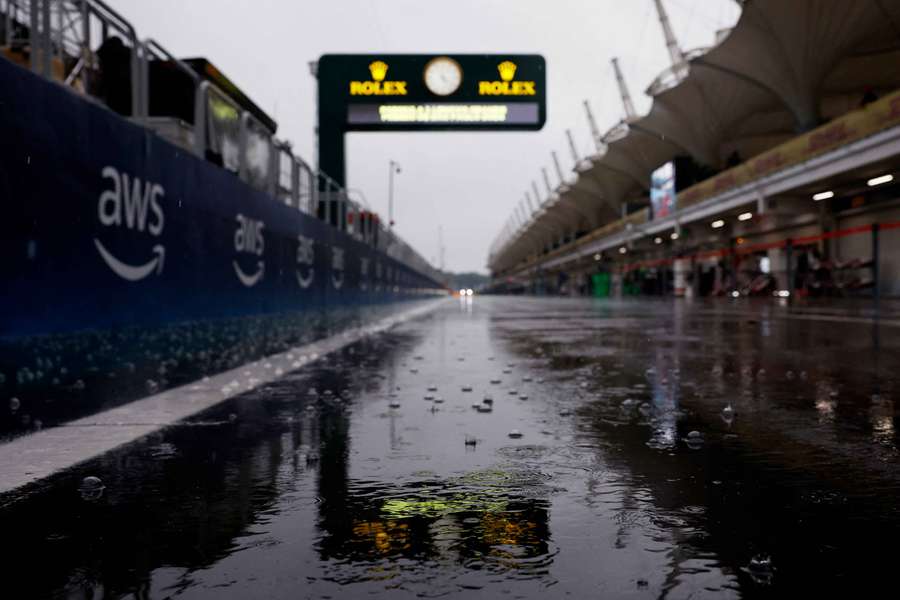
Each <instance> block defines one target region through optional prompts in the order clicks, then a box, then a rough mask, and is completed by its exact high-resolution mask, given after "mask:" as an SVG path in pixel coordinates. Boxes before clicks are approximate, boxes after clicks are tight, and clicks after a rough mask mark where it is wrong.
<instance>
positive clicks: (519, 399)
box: [0, 298, 900, 599]
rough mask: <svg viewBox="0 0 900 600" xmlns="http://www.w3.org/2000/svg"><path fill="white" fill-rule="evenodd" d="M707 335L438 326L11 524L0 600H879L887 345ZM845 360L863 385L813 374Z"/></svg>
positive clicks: (15, 500)
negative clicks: (126, 599)
mask: <svg viewBox="0 0 900 600" xmlns="http://www.w3.org/2000/svg"><path fill="white" fill-rule="evenodd" d="M551 310H552V311H553V312H554V313H556V314H558V315H562V316H565V314H566V311H567V310H569V311H571V313H572V314H571V318H572V319H573V320H578V321H579V322H585V321H590V320H591V319H592V318H593V319H596V320H597V321H598V323H597V326H596V328H595V329H596V330H597V331H601V330H602V332H603V333H602V334H597V335H593V334H592V335H591V336H589V338H590V339H591V340H592V341H591V342H590V344H591V347H583V344H585V343H586V342H585V341H584V340H585V336H584V332H583V331H572V333H571V335H572V339H573V340H578V343H577V344H576V343H573V344H567V343H566V339H565V336H564V335H562V334H561V333H560V332H559V331H553V330H552V329H550V328H547V327H546V321H544V320H543V319H541V318H540V317H541V314H542V313H546V312H549V311H551ZM592 315H593V316H592ZM698 315H700V316H694V315H693V313H692V312H691V311H690V310H686V309H684V310H680V311H679V312H678V313H675V312H673V309H672V307H671V306H668V305H663V304H660V303H648V304H641V303H633V304H622V305H615V304H600V305H597V304H594V303H591V302H572V301H559V302H554V301H552V300H521V299H520V300H512V299H491V298H476V299H475V301H474V302H472V303H463V304H462V305H460V306H457V305H456V304H454V303H449V304H448V306H447V307H446V308H445V309H443V310H441V311H438V312H437V313H436V314H434V315H432V316H429V317H426V318H423V319H420V320H418V321H416V322H413V323H406V324H403V325H401V326H399V327H398V328H396V329H394V330H393V331H391V332H390V333H387V334H383V335H380V336H377V337H374V338H371V339H367V340H364V341H362V342H359V343H356V344H354V345H352V346H349V347H347V348H345V349H344V350H342V351H341V352H339V353H336V354H334V355H330V356H327V357H324V358H322V359H320V360H318V361H316V362H315V363H312V364H310V365H308V366H306V367H303V368H301V369H299V370H297V371H294V372H291V373H287V374H285V376H284V377H282V378H281V379H279V380H277V381H276V382H274V383H272V384H269V385H266V386H264V387H262V388H260V389H257V390H255V391H253V392H249V393H246V394H243V395H241V396H238V397H236V398H234V399H232V400H229V401H227V402H226V403H224V404H223V405H221V406H218V407H216V408H215V409H214V410H210V411H208V412H207V413H205V414H202V415H198V416H197V417H196V418H194V419H192V420H191V421H189V422H186V423H183V424H179V425H176V426H173V427H170V428H168V429H167V430H165V431H163V432H160V433H157V434H153V435H152V436H149V437H148V438H146V439H144V440H141V441H139V442H137V443H135V444H132V445H131V446H129V447H128V448H125V449H123V450H121V451H118V452H115V453H111V454H109V455H106V456H103V457H101V458H99V459H96V460H93V461H90V462H89V463H87V464H84V465H81V466H79V467H77V468H75V469H72V470H71V471H69V472H66V473H63V474H60V475H58V476H55V477H53V478H51V479H49V480H47V481H44V482H41V483H40V484H38V485H35V486H32V487H31V488H30V489H28V490H26V491H25V492H24V493H23V494H17V495H15V496H13V495H8V496H6V497H3V498H0V501H2V505H0V524H2V527H3V528H4V531H5V532H6V534H7V539H11V540H14V546H15V549H16V551H15V552H13V553H11V555H9V556H8V558H7V559H6V561H5V567H6V568H7V569H8V572H9V573H11V574H13V575H12V576H11V577H9V578H8V580H7V586H6V588H7V589H6V593H7V594H8V595H9V596H10V597H99V596H103V597H123V596H128V595H134V596H138V597H145V598H181V597H183V598H216V599H219V598H223V597H235V598H241V597H263V596H265V597H272V598H281V597H283V598H295V597H297V596H298V594H300V595H301V596H302V597H310V598H329V597H330V598H350V597H373V598H378V597H390V598H397V597H400V598H402V597H410V598H413V597H491V598H493V597H505V596H511V597H521V598H537V597H540V598H544V597H564V596H570V597H573V598H587V597H627V596H635V597H649V596H654V597H660V596H665V597H667V598H687V597H716V598H722V597H724V598H728V597H758V596H769V595H773V594H774V595H778V596H790V595H795V596H797V597H809V596H815V595H833V594H835V593H841V592H847V593H851V592H855V593H859V592H860V590H862V589H865V588H868V587H870V586H872V587H874V586H877V585H878V582H877V581H875V580H876V579H877V577H876V576H875V575H874V574H876V573H881V572H886V571H887V569H888V568H889V566H892V557H893V555H892V554H891V553H889V552H888V553H885V552H884V551H883V550H882V548H883V547H884V546H885V545H889V544H890V542H892V541H893V539H894V537H895V535H896V533H898V529H900V509H898V508H897V507H896V502H895V500H896V498H897V497H898V491H900V471H898V469H897V458H898V455H897V449H898V436H897V430H896V429H895V425H898V422H897V418H898V412H897V409H896V408H895V405H894V402H893V397H894V393H895V390H896V389H897V379H896V377H897V375H896V374H895V373H893V372H892V371H891V370H889V369H888V368H887V366H886V365H889V364H897V363H896V362H894V363H892V362H891V361H894V360H895V359H897V358H898V340H897V339H895V338H892V337H889V336H887V334H886V333H885V334H884V335H882V336H881V338H880V340H879V343H880V344H881V345H880V346H879V347H878V348H873V347H872V346H871V344H872V338H871V337H868V338H866V339H865V340H859V339H858V338H853V337H852V330H853V327H858V325H847V326H846V327H847V329H846V330H843V329H842V327H844V326H842V325H840V324H834V323H829V324H828V325H827V327H822V326H821V324H819V325H817V324H816V323H815V322H813V321H809V320H804V321H798V322H793V321H790V320H785V319H782V320H779V321H771V322H770V323H769V328H768V329H767V332H766V334H765V335H763V334H762V333H761V331H762V329H761V322H762V321H768V320H769V316H767V315H760V314H756V313H753V311H752V310H749V309H748V312H747V313H746V314H743V313H736V312H735V311H731V312H730V313H728V314H717V313H715V312H714V311H713V312H711V311H710V310H709V309H708V308H707V309H704V310H703V311H700V312H699V313H698ZM701 316H702V318H701ZM535 320H538V321H540V322H541V323H542V325H541V327H540V328H533V327H529V326H527V323H528V322H532V321H535ZM686 331H691V334H690V335H689V336H688V335H685V332H686ZM654 337H657V338H660V339H662V340H664V341H665V343H661V344H657V343H655V342H654V339H653V338H654ZM695 338H699V339H700V340H701V341H700V342H697V341H696V339H695ZM787 340H791V341H790V342H788V341H787ZM797 340H804V341H803V344H805V348H806V349H805V351H803V346H802V345H801V344H800V343H799V342H798V341H797ZM842 340H843V343H844V345H845V347H847V350H848V351H849V352H852V353H853V354H854V356H856V357H858V358H859V360H860V361H862V362H865V363H866V366H865V367H862V368H860V369H855V368H853V367H852V365H848V364H847V361H845V360H843V359H835V358H834V357H833V355H832V354H830V351H827V350H823V349H824V348H830V347H834V345H835V344H837V343H838V342H839V341H842ZM460 359H463V360H460ZM873 362H874V363H878V364H880V365H883V366H881V367H879V368H878V369H880V370H877V372H876V373H875V376H873V370H874V369H875V368H874V367H872V364H873ZM412 365H415V367H413V366H412ZM413 369H415V371H413ZM504 371H505V372H504ZM789 373H790V374H789ZM498 380H499V383H492V381H498ZM469 388H471V391H468V389H469ZM464 389H465V390H466V391H464ZM511 391H515V394H511V393H510V392H511ZM485 397H489V398H490V400H491V402H490V403H488V404H487V405H486V404H485V403H484V399H485ZM438 400H440V401H438ZM393 404H396V406H394V405H393ZM484 406H490V411H484V410H480V408H483V407H484ZM514 430H516V431H518V432H519V433H521V437H520V438H513V437H510V435H509V434H510V433H512V432H513V431H514ZM91 478H96V481H95V480H94V479H91Z"/></svg>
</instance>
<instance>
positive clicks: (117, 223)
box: [94, 166, 166, 281]
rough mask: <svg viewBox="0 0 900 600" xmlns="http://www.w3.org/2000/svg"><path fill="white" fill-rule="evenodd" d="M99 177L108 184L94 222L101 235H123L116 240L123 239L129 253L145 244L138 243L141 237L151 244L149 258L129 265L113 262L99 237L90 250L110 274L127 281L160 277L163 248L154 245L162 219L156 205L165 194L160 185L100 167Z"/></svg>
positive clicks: (109, 168)
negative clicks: (147, 235)
mask: <svg viewBox="0 0 900 600" xmlns="http://www.w3.org/2000/svg"><path fill="white" fill-rule="evenodd" d="M100 176H101V177H102V178H103V179H105V180H109V183H110V185H109V187H107V189H104V190H103V192H102V193H101V194H100V198H99V200H98V201H97V219H98V221H99V222H100V225H101V226H102V228H103V229H102V230H101V232H103V231H109V230H119V231H120V232H124V233H125V235H124V236H120V237H124V238H127V240H128V243H127V244H125V245H126V246H128V247H130V248H131V250H132V253H133V252H134V248H135V247H137V248H140V247H141V246H142V245H145V244H147V242H146V241H144V242H142V241H141V240H146V238H145V236H144V234H145V233H147V234H149V235H150V236H151V238H150V240H151V241H150V242H149V243H152V244H153V246H152V248H149V250H150V253H151V254H152V257H150V258H149V260H147V261H145V262H142V263H141V264H136V265H133V264H130V263H127V262H125V261H123V260H121V259H119V258H117V257H116V255H115V254H113V253H112V251H111V250H109V248H107V247H106V246H105V245H104V244H103V242H102V241H101V240H100V237H95V238H94V246H95V247H96V248H97V252H98V253H99V254H100V258H102V259H103V262H105V263H106V266H108V267H109V268H110V269H111V270H112V271H113V273H115V274H116V275H118V276H119V277H121V278H122V279H125V280H127V281H140V280H141V279H144V278H145V277H148V276H149V275H151V274H152V273H154V272H155V273H156V274H157V275H161V274H162V271H163V260H164V259H165V256H166V249H165V247H164V246H163V245H162V244H160V243H159V241H158V240H159V238H160V236H161V235H162V232H163V228H164V227H165V215H164V213H163V209H162V204H161V202H160V201H161V200H162V199H163V198H164V197H165V195H166V192H165V190H164V189H163V187H162V185H160V184H158V183H154V182H152V181H149V180H146V179H145V180H143V181H141V178H140V177H137V176H136V175H129V174H128V173H126V172H124V171H119V170H118V169H116V168H115V167H112V166H107V167H103V169H102V170H101V171H100ZM120 244H121V242H120Z"/></svg>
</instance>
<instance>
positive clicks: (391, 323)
mask: <svg viewBox="0 0 900 600" xmlns="http://www.w3.org/2000/svg"><path fill="white" fill-rule="evenodd" d="M446 301H447V299H445V298H441V299H438V300H433V301H429V302H428V303H427V304H425V305H424V306H417V307H415V308H412V309H410V310H407V311H404V312H402V313H400V314H397V315H393V316H390V317H387V318H384V319H381V320H378V321H376V322H374V323H371V324H369V325H366V326H363V327H359V328H355V329H352V330H349V331H343V332H341V333H338V334H336V335H333V336H331V337H328V338H325V339H321V340H318V341H316V342H313V343H310V344H306V345H304V346H298V347H295V348H292V349H290V350H288V351H286V352H282V353H280V354H276V355H272V356H267V357H265V358H262V359H260V360H257V361H253V362H250V363H248V364H245V365H242V366H240V367H237V368H234V369H230V370H228V371H224V372H222V373H218V374H216V375H212V376H209V377H204V378H203V379H201V380H198V381H194V382H192V383H189V384H186V385H183V386H180V387H177V388H173V389H170V390H167V391H165V392H161V393H159V394H154V395H152V396H148V397H146V398H142V399H140V400H136V401H134V402H130V403H128V404H125V405H123V406H118V407H116V408H112V409H109V410H106V411H103V412H100V413H97V414H93V415H90V416H87V417H84V418H81V419H77V420H75V421H70V422H68V423H65V424H63V425H60V426H58V427H53V428H49V429H45V430H43V431H39V432H36V433H32V434H29V435H26V436H23V437H20V438H16V439H13V440H11V441H9V442H7V443H4V444H0V495H2V494H6V493H9V492H12V491H14V490H16V489H19V488H21V487H23V486H26V485H29V484H32V483H35V482H37V481H39V480H41V479H44V478H46V477H49V476H51V475H54V474H55V473H58V472H60V471H63V470H66V469H69V468H71V467H74V466H75V465H78V464H80V463H83V462H85V461H88V460H90V459H92V458H96V457H97V456H100V455H101V454H104V453H106V452H109V451H111V450H114V449H116V448H118V447H120V446H123V445H125V444H129V443H131V442H134V441H136V440H138V439H140V438H142V437H144V436H146V435H149V434H151V433H154V432H156V431H159V430H160V429H163V428H165V427H168V426H170V425H172V424H174V423H177V422H178V421H182V420H184V419H187V418H189V417H191V416H194V415H196V414H198V413H200V412H202V411H205V410H207V409H208V408H211V407H213V406H215V405H217V404H220V403H222V402H225V401H226V400H229V399H230V398H233V397H235V396H237V395H239V394H243V393H245V392H248V391H250V390H253V389H256V388H258V387H260V386H262V385H266V384H268V383H270V382H272V381H274V380H276V379H278V378H279V377H282V376H283V375H284V374H285V373H288V372H290V371H294V370H297V369H299V368H301V367H303V366H305V365H307V364H309V363H311V362H313V361H315V360H317V359H319V358H322V357H323V356H325V355H328V354H330V353H332V352H335V351H337V350H340V349H341V348H343V347H345V346H348V345H350V344H353V343H355V342H357V341H359V340H361V339H363V338H365V337H368V336H371V335H376V334H379V333H382V332H384V331H387V330H389V329H391V328H393V327H395V326H397V325H399V324H401V323H404V322H406V321H409V320H411V319H416V318H419V317H422V316H424V315H426V314H428V313H430V312H431V311H433V310H434V309H436V308H437V307H439V306H440V305H441V304H443V303H444V302H446Z"/></svg>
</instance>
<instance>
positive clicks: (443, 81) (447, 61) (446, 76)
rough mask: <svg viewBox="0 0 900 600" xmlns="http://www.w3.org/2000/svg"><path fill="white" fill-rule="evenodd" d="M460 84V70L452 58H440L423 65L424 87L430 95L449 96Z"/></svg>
mask: <svg viewBox="0 0 900 600" xmlns="http://www.w3.org/2000/svg"><path fill="white" fill-rule="evenodd" d="M461 83H462V69H461V68H460V66H459V63H458V62H456V61H455V60H453V59H452V58H447V57H446V56H442V57H440V58H435V59H432V60H431V61H429V62H428V64H427V65H425V85H426V86H427V87H428V89H429V90H430V91H431V93H432V94H437V95H438V96H449V95H450V94H452V93H453V92H455V91H456V90H457V89H459V84H461Z"/></svg>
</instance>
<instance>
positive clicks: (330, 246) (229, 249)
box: [0, 58, 440, 338]
mask: <svg viewBox="0 0 900 600" xmlns="http://www.w3.org/2000/svg"><path fill="white" fill-rule="evenodd" d="M0 138H2V143H0V206H2V208H3V211H4V217H3V219H2V225H0V232H2V235H0V280H2V281H3V286H4V288H5V289H4V292H5V293H4V294H2V295H0V338H2V337H6V338H10V337H12V338H14V337H17V336H28V335H34V334H44V333H58V332H63V331H71V330H80V329H107V328H112V327H118V326H126V325H148V324H164V323H173V322H181V321H188V320H196V319H210V318H221V317H235V316H246V315H256V314H264V313H275V312H284V311H296V310H306V309H322V308H323V307H324V308H329V307H337V306H346V305H352V304H364V303H372V302H387V301H394V300H398V299H403V298H412V297H419V296H424V295H428V294H433V293H436V292H437V291H438V290H439V287H440V286H439V285H438V284H437V283H436V282H434V281H432V280H430V279H429V278H428V277H426V276H424V275H422V274H420V273H418V272H416V271H414V270H412V269H411V268H409V267H408V266H406V265H404V264H402V263H400V262H398V261H396V260H394V259H392V258H390V257H388V256H387V255H385V254H384V253H381V252H379V251H377V250H375V249H374V248H372V247H371V246H369V245H367V244H365V243H363V242H361V241H359V240H356V239H354V238H353V237H351V236H350V235H348V234H346V233H344V232H341V231H338V230H336V229H334V228H332V227H330V226H329V225H327V224H326V223H324V222H322V221H320V220H318V219H316V218H315V217H313V216H310V215H307V214H305V213H301V212H300V211H298V210H297V209H296V208H293V207H290V206H287V205H285V204H283V203H282V202H279V201H278V200H276V199H274V198H272V197H270V196H268V195H267V194H265V193H263V192H260V191H257V190H254V189H253V188H251V187H249V186H248V185H246V184H244V183H243V182H241V181H240V180H239V179H238V178H237V177H236V176H235V175H234V174H232V173H229V172H227V171H225V170H223V169H221V168H218V167H216V166H215V165H213V164H211V163H208V162H206V161H204V160H201V159H199V158H197V157H195V156H193V155H190V154H188V153H186V152H185V151H184V150H182V149H180V148H178V147H176V146H174V145H172V144H170V143H168V142H167V141H165V140H163V139H161V138H160V137H158V136H157V135H155V134H154V133H152V132H151V131H149V130H147V129H145V128H143V127H140V126H137V125H134V124H132V123H130V122H128V121H127V120H125V119H123V118H120V117H119V116H117V115H115V114H113V113H112V112H111V111H109V110H107V109H106V108H104V107H102V106H99V105H97V104H96V103H94V102H92V101H89V100H86V99H85V98H83V97H80V96H78V95H76V94H75V93H73V92H71V91H70V90H67V89H65V88H64V87H62V86H61V85H59V84H57V83H53V82H50V81H46V80H44V79H42V78H40V77H38V76H37V75H34V74H32V73H31V72H29V71H27V70H25V69H22V68H20V67H18V66H16V65H13V64H12V63H11V62H9V61H6V60H5V59H2V58H0Z"/></svg>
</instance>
